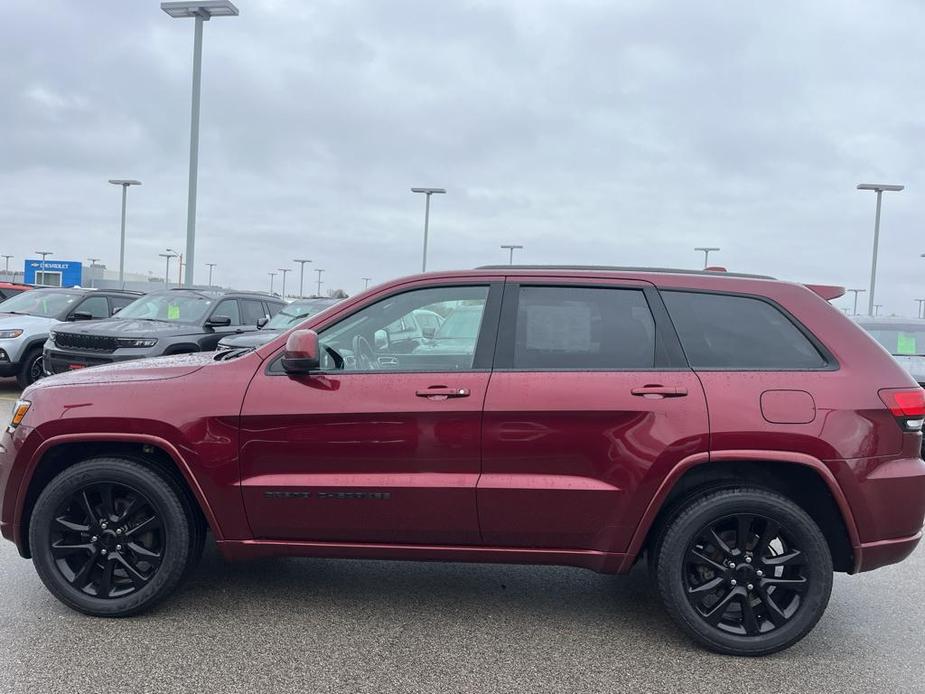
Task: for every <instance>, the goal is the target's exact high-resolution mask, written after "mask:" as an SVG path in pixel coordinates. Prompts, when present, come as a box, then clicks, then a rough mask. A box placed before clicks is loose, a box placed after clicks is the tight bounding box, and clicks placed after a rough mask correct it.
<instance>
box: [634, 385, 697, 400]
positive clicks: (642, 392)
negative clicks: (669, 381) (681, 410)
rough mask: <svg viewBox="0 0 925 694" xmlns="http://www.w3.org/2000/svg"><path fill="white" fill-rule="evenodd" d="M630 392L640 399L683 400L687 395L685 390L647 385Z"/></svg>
mask: <svg viewBox="0 0 925 694" xmlns="http://www.w3.org/2000/svg"><path fill="white" fill-rule="evenodd" d="M630 392H631V393H632V394H633V395H637V396H639V397H641V398H683V397H684V396H686V395H687V388H678V387H676V386H658V385H647V386H642V387H641V388H633V389H632V390H631V391H630Z"/></svg>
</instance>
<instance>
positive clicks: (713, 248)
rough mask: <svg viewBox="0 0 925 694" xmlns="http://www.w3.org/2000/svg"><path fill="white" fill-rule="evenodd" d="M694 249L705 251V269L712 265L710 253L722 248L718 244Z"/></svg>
mask: <svg viewBox="0 0 925 694" xmlns="http://www.w3.org/2000/svg"><path fill="white" fill-rule="evenodd" d="M694 250H695V251H700V252H701V253H703V269H704V270H706V269H707V268H708V267H710V253H712V252H713V251H718V250H720V248H719V247H717V246H699V247H698V248H695V249H694Z"/></svg>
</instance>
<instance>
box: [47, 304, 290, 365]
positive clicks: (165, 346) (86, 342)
mask: <svg viewBox="0 0 925 694" xmlns="http://www.w3.org/2000/svg"><path fill="white" fill-rule="evenodd" d="M283 306H285V303H284V302H283V301H282V300H281V299H279V298H278V297H275V296H270V295H269V294H260V293H257V292H236V291H223V290H211V289H210V290H201V291H200V290H195V289H172V290H168V291H161V292H155V293H153V294H148V295H147V296H143V297H141V298H140V299H138V300H137V301H134V302H132V303H131V304H129V305H128V306H126V307H125V308H124V309H122V310H121V311H120V312H119V313H118V314H117V315H115V316H113V317H112V318H110V319H109V320H104V321H96V322H94V323H93V324H92V325H90V324H88V325H85V326H84V325H75V326H67V327H62V328H60V329H55V330H52V332H51V335H50V336H49V338H48V342H46V343H45V360H44V365H45V371H46V372H47V373H48V374H56V373H62V372H64V371H72V370H74V369H81V368H83V367H85V366H96V365H97V364H108V363H111V362H116V361H127V360H129V359H143V358H145V357H160V356H163V355H168V354H186V353H189V352H209V351H211V350H214V349H215V348H216V346H217V345H218V341H219V340H221V339H222V338H223V337H227V336H228V335H235V334H240V333H245V332H249V331H251V330H257V326H258V324H263V323H264V322H265V321H266V320H268V319H269V318H272V317H273V316H274V315H276V313H277V312H278V311H279V310H280V309H282V308H283Z"/></svg>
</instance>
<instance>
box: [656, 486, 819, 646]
mask: <svg viewBox="0 0 925 694" xmlns="http://www.w3.org/2000/svg"><path fill="white" fill-rule="evenodd" d="M736 513H748V514H754V515H761V516H766V517H769V518H772V519H774V520H775V521H777V522H778V523H780V524H781V526H782V527H783V528H785V529H786V531H787V532H788V533H789V534H790V535H791V536H792V537H793V539H794V542H795V543H796V545H797V546H798V547H799V548H800V549H801V550H802V551H803V552H804V553H805V554H806V556H807V557H808V559H809V562H808V564H807V566H806V570H807V577H808V578H809V581H810V588H809V590H808V591H807V592H806V594H805V595H804V596H803V602H802V603H801V605H800V607H799V610H798V611H797V614H796V615H794V617H793V618H791V620H790V621H789V622H788V623H787V624H785V625H784V626H782V627H779V628H777V629H774V630H773V631H771V632H769V633H767V634H760V635H756V636H737V635H735V634H727V633H724V632H722V631H720V630H719V629H717V628H715V627H713V626H711V625H709V624H707V623H706V622H705V621H704V620H703V618H702V617H701V616H700V615H699V614H698V613H697V611H696V610H695V609H694V608H693V607H692V606H691V604H690V603H689V602H688V600H687V595H686V589H685V586H684V580H683V578H684V577H683V571H684V556H685V554H686V552H687V548H688V546H689V545H690V543H691V542H692V541H693V539H694V535H695V534H696V533H698V532H699V531H700V530H701V529H702V528H703V527H705V526H707V525H709V524H710V523H711V522H712V521H715V520H718V519H719V518H721V517H723V516H727V515H731V514H736ZM655 570H656V577H657V580H658V589H659V593H660V595H661V597H662V600H663V602H664V603H665V606H666V608H667V609H668V612H669V613H670V614H671V616H672V618H673V619H674V620H675V621H676V622H677V623H678V625H679V626H680V627H681V628H682V629H683V630H684V631H685V632H686V633H687V634H689V635H690V636H691V637H693V638H694V639H695V640H696V641H697V642H699V643H700V644H702V645H704V646H706V647H707V648H709V649H711V650H714V651H717V652H719V653H725V654H729V655H745V656H754V655H767V654H770V653H774V652H776V651H780V650H783V649H785V648H788V647H790V646H792V645H793V644H795V643H796V642H798V641H799V640H800V639H802V638H803V637H804V636H805V635H806V634H807V633H809V632H810V631H811V630H812V628H813V627H814V626H815V625H816V623H817V622H818V621H819V619H820V617H821V616H822V614H823V612H825V608H826V606H827V605H828V601H829V595H830V594H831V590H832V578H833V575H832V557H831V553H830V551H829V547H828V544H827V542H826V540H825V537H824V535H823V534H822V531H821V530H820V529H819V527H818V526H817V525H816V523H815V522H814V521H813V520H812V518H811V517H810V516H809V515H808V514H807V513H806V512H805V511H803V510H802V509H801V508H800V507H799V506H797V505H796V504H794V503H793V502H792V501H790V500H789V499H787V498H785V497H783V496H780V495H778V494H775V493H772V492H766V491H764V490H747V489H746V490H743V489H737V490H724V491H720V492H715V493H713V494H710V495H708V496H706V497H704V498H701V499H699V500H696V501H694V502H692V503H690V504H689V505H687V506H686V507H685V508H684V509H683V510H682V511H681V512H680V513H679V514H678V515H677V516H676V517H675V519H674V520H673V521H672V522H671V524H670V525H669V527H668V528H667V530H666V532H665V534H664V536H663V538H662V541H661V543H660V546H659V548H658V554H657V556H656V560H655Z"/></svg>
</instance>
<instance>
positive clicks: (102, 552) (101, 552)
mask: <svg viewBox="0 0 925 694" xmlns="http://www.w3.org/2000/svg"><path fill="white" fill-rule="evenodd" d="M100 554H102V555H103V556H104V557H105V556H106V555H107V554H109V552H107V551H106V550H105V549H101V550H100Z"/></svg>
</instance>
